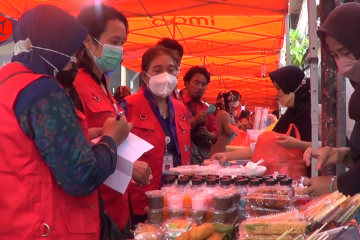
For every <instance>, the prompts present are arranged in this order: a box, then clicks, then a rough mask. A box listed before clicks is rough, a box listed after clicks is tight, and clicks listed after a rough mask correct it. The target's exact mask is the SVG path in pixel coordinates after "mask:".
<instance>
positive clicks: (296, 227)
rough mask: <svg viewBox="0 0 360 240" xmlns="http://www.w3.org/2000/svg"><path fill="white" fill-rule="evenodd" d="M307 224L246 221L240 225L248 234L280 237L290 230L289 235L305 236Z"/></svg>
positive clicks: (287, 220)
mask: <svg viewBox="0 0 360 240" xmlns="http://www.w3.org/2000/svg"><path fill="white" fill-rule="evenodd" d="M308 225H309V224H308V222H307V221H305V220H300V219H266V218H265V219H247V220H245V221H244V222H242V223H241V226H242V229H243V230H245V231H246V232H247V233H248V234H256V235H282V234H283V233H284V232H286V231H288V230H291V231H290V232H289V235H300V234H305V232H306V227H307V226H308Z"/></svg>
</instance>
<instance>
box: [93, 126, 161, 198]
mask: <svg viewBox="0 0 360 240" xmlns="http://www.w3.org/2000/svg"><path fill="white" fill-rule="evenodd" d="M99 140H100V138H97V139H94V140H92V141H91V143H92V144H96V143H97V142H98V141H99ZM153 147H154V146H153V145H151V144H150V143H148V142H146V141H144V140H143V139H141V138H139V137H138V136H136V135H134V134H132V133H129V136H128V137H127V138H126V139H125V141H123V142H122V144H121V145H119V146H118V148H117V154H118V158H117V165H116V169H115V172H114V173H113V174H112V175H110V176H109V177H108V178H107V179H106V181H105V182H104V184H105V185H107V186H109V187H111V188H112V189H114V190H116V191H118V192H120V193H124V192H125V191H126V188H127V186H128V185H129V182H130V180H131V178H132V175H133V165H134V163H135V161H136V160H137V159H139V158H140V157H141V155H143V154H144V153H145V152H147V151H149V150H150V149H152V148H153ZM149 170H150V171H151V169H150V168H149ZM150 173H151V172H150ZM149 175H150V174H149ZM149 177H150V176H148V179H149Z"/></svg>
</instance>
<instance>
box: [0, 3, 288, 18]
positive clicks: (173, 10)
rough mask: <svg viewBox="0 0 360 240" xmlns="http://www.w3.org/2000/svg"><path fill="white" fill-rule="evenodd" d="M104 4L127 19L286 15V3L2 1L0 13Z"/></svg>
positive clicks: (16, 14) (15, 15) (72, 10)
mask: <svg viewBox="0 0 360 240" xmlns="http://www.w3.org/2000/svg"><path fill="white" fill-rule="evenodd" d="M99 2H102V3H104V4H107V5H110V6H114V7H116V8H117V9H119V11H121V12H123V13H124V14H125V15H126V16H127V17H142V16H147V17H153V16H163V15H164V16H181V15H184V16H197V15H221V16H226V15H234V16H235V15H247V14H252V15H285V14H286V13H287V10H288V1H287V0H270V1H263V0H182V1H177V0H1V1H0V12H1V13H3V14H4V15H6V16H9V17H13V18H18V17H19V16H21V14H23V13H24V12H25V11H26V10H28V9H31V8H33V7H35V6H37V5H39V4H42V3H47V4H51V5H55V6H58V7H60V8H63V9H64V10H66V11H68V12H70V13H71V14H74V15H77V14H78V13H79V11H80V10H81V9H82V7H83V6H86V5H91V4H94V3H99Z"/></svg>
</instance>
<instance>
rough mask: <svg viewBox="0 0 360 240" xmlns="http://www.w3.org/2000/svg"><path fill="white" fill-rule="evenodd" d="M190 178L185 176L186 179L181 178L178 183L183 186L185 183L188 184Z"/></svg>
mask: <svg viewBox="0 0 360 240" xmlns="http://www.w3.org/2000/svg"><path fill="white" fill-rule="evenodd" d="M188 181H189V180H188V179H187V178H185V179H181V178H180V179H179V180H178V181H177V183H178V185H181V186H184V185H186V184H188Z"/></svg>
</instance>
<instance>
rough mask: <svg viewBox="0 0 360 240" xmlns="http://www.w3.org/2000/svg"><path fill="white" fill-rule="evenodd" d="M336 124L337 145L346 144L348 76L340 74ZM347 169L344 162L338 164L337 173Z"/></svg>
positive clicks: (338, 77) (337, 79) (337, 82)
mask: <svg viewBox="0 0 360 240" xmlns="http://www.w3.org/2000/svg"><path fill="white" fill-rule="evenodd" d="M336 85H337V86H336V88H337V96H336V98H337V99H336V104H337V112H336V117H337V119H336V123H337V124H336V125H337V133H336V135H337V147H345V146H346V114H347V113H346V78H345V77H343V76H341V75H338V76H337V78H336ZM345 171H346V167H345V166H344V165H342V164H339V165H337V166H336V175H340V174H342V173H344V172H345Z"/></svg>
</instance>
